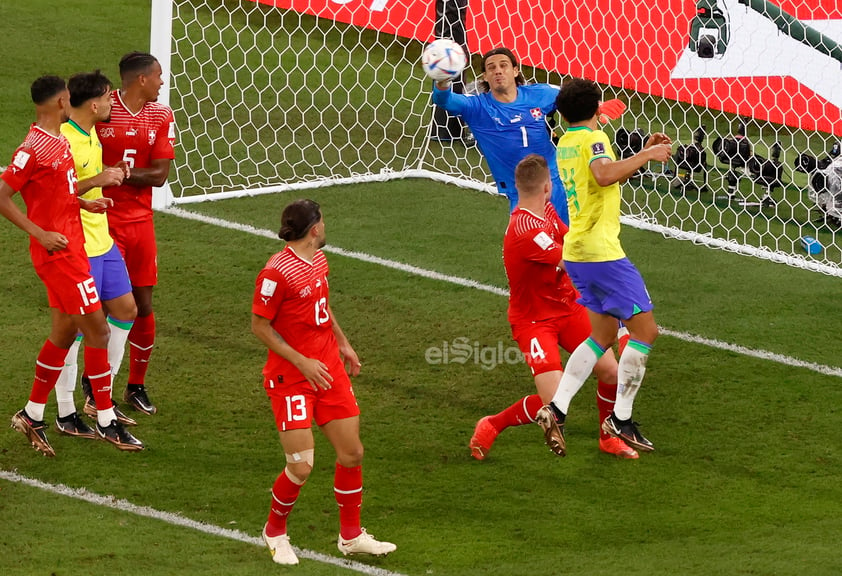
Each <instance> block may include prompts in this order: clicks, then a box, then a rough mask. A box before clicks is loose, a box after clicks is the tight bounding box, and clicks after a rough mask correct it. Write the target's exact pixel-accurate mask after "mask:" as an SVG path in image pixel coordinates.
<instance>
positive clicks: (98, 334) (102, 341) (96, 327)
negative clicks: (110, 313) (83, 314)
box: [82, 316, 111, 348]
mask: <svg viewBox="0 0 842 576" xmlns="http://www.w3.org/2000/svg"><path fill="white" fill-rule="evenodd" d="M82 334H83V335H84V337H85V338H84V341H85V345H86V346H92V347H93V348H108V339H109V338H110V337H111V329H110V328H109V327H108V322H105V317H104V316H103V321H102V322H97V323H95V324H91V325H89V326H87V327H86V329H84V330H82Z"/></svg>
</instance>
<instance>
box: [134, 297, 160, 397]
mask: <svg viewBox="0 0 842 576" xmlns="http://www.w3.org/2000/svg"><path fill="white" fill-rule="evenodd" d="M129 344H130V345H131V346H130V347H129V384H137V385H140V386H142V385H143V384H144V381H145V380H146V370H147V369H148V368H149V357H150V356H151V355H152V346H153V345H154V344H155V314H154V313H153V314H150V315H149V316H138V317H137V318H136V319H135V321H134V325H132V330H131V332H129Z"/></svg>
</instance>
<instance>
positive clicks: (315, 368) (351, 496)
mask: <svg viewBox="0 0 842 576" xmlns="http://www.w3.org/2000/svg"><path fill="white" fill-rule="evenodd" d="M278 236H280V237H281V239H283V240H285V241H286V242H287V244H286V247H284V249H283V250H281V251H280V252H278V253H277V254H275V255H274V256H272V257H271V258H270V259H269V261H268V262H267V263H266V266H265V267H264V268H263V270H261V271H260V274H259V275H258V276H257V282H256V286H255V291H254V298H253V300H252V320H251V329H252V332H253V333H254V334H255V336H257V338H258V339H259V340H260V341H261V342H262V343H263V344H264V345H265V346H266V348H267V349H268V357H267V360H266V364H265V366H264V367H263V386H264V388H265V389H266V393H267V395H268V396H269V399H270V401H271V404H272V410H273V412H274V413H275V423H276V424H277V427H278V431H279V432H280V436H281V445H282V446H283V448H284V454H285V456H286V467H285V468H284V470H283V472H282V473H281V474H280V475H279V476H278V478H277V480H275V484H274V485H273V486H272V505H271V510H270V512H269V517H268V520H267V522H266V525H265V527H264V529H263V540H264V541H265V542H266V545H267V546H268V547H269V549H270V551H271V553H272V559H273V560H274V561H275V562H277V563H278V564H298V558H297V557H296V555H295V552H294V551H293V549H292V546H291V545H290V543H289V537H288V536H287V516H288V515H289V513H290V512H291V511H292V508H293V506H294V505H295V501H296V500H297V498H298V494H299V492H300V491H301V487H302V486H303V485H304V483H305V482H306V481H307V478H308V477H309V476H310V472H311V471H312V470H313V454H314V447H315V442H314V438H313V431H312V429H311V426H312V424H311V421H313V420H315V422H316V424H317V425H318V426H319V428H321V430H322V432H323V433H324V435H325V436H326V437H327V439H328V440H329V441H330V443H331V444H332V445H333V448H334V450H335V451H336V470H335V475H334V484H333V486H334V493H335V495H336V503H337V504H338V505H339V526H340V529H339V539H338V542H337V545H338V547H339V550H340V551H341V552H342V553H343V554H346V555H347V554H374V555H377V556H383V555H385V554H388V553H389V552H392V551H394V550H395V548H396V546H395V545H394V544H391V543H390V542H380V541H378V540H375V539H374V538H373V537H372V536H371V535H370V534H368V533H367V532H366V531H365V529H363V528H361V527H360V507H361V505H362V487H363V486H362V482H363V479H362V458H363V445H362V443H361V442H360V409H359V407H358V406H357V401H356V399H355V398H354V392H353V390H352V388H351V380H350V378H349V377H348V375H349V374H350V375H351V376H356V375H357V374H359V373H360V360H359V357H358V356H357V353H356V352H355V351H354V349H353V348H352V347H351V344H350V343H349V342H348V338H347V337H346V336H345V334H344V333H343V332H342V329H341V328H340V327H339V324H337V323H336V318H335V316H334V315H333V311H332V310H331V308H330V301H329V294H328V280H327V277H328V265H327V259H326V258H325V255H324V253H322V250H321V249H322V247H323V246H324V245H325V223H324V219H323V218H322V212H321V208H320V207H319V205H318V204H317V203H316V202H313V201H312V200H296V201H295V202H292V203H291V204H289V205H288V206H287V207H286V208H284V211H283V213H282V215H281V229H280V232H279V233H278ZM343 364H344V366H343Z"/></svg>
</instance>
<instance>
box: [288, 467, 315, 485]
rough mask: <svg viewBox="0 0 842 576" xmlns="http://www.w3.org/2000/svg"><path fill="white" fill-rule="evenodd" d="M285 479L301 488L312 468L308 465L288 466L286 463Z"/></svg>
mask: <svg viewBox="0 0 842 576" xmlns="http://www.w3.org/2000/svg"><path fill="white" fill-rule="evenodd" d="M284 470H285V471H286V475H287V478H289V479H290V481H292V482H293V483H295V484H298V485H299V486H301V485H302V484H304V483H305V482H307V479H308V478H309V477H310V472H312V471H313V467H312V466H310V465H308V464H289V463H287V465H286V468H285V469H284Z"/></svg>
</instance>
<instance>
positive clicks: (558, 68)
mask: <svg viewBox="0 0 842 576" xmlns="http://www.w3.org/2000/svg"><path fill="white" fill-rule="evenodd" d="M457 3H458V5H459V6H460V7H461V8H462V12H463V13H464V12H465V9H467V13H466V15H465V16H464V21H463V22H461V23H460V25H462V26H464V29H463V30H462V32H463V33H465V35H466V44H467V47H468V49H469V51H470V52H471V53H472V55H473V59H472V64H473V66H471V67H469V69H468V70H466V73H465V75H464V77H463V81H464V86H465V90H466V91H470V90H472V89H475V86H474V84H475V82H474V81H475V80H476V79H477V77H478V73H479V71H478V70H477V68H478V64H479V59H478V55H480V54H481V53H482V52H484V51H486V50H488V49H490V48H493V47H496V46H500V45H506V46H507V47H510V48H512V49H513V50H514V52H515V53H516V54H517V56H518V57H519V59H520V61H521V64H522V70H523V71H524V72H525V74H526V76H527V80H528V81H530V82H549V83H553V84H559V83H561V82H562V81H563V79H564V77H566V76H582V77H586V78H590V79H593V80H596V81H597V82H600V83H601V84H602V85H604V87H605V98H606V99H608V98H620V99H622V100H623V101H625V102H626V103H627V104H628V111H627V112H626V114H625V115H624V117H623V118H622V119H620V120H619V121H614V122H612V123H609V124H608V125H606V127H605V131H606V133H608V135H609V137H610V138H612V139H613V140H614V142H615V148H616V150H617V152H618V154H624V153H629V151H631V150H633V149H634V145H635V143H636V142H637V141H638V140H639V138H638V136H640V137H643V138H645V137H646V135H647V134H650V133H652V132H654V131H664V132H667V133H668V134H670V135H671V136H672V137H673V139H674V140H676V141H677V144H676V146H675V150H674V151H675V152H676V154H675V156H674V159H673V162H671V163H669V164H668V165H665V166H663V167H661V166H652V167H650V168H651V171H649V172H646V173H644V174H642V175H640V176H639V177H636V178H634V179H632V180H630V181H629V182H628V183H626V184H624V185H623V190H624V201H625V204H624V213H625V216H624V221H625V223H626V224H628V225H632V226H636V227H639V228H644V229H649V230H654V231H657V232H659V233H661V234H664V235H666V236H669V237H674V238H679V239H685V240H690V241H693V242H695V243H698V244H703V245H706V246H710V247H714V248H721V249H726V250H730V251H734V252H738V253H741V254H747V255H751V256H754V257H758V258H763V259H768V260H772V261H776V262H782V263H785V264H788V265H791V266H796V267H800V268H805V269H808V270H813V271H818V272H822V273H825V274H832V275H837V276H842V246H840V242H839V240H840V232H839V230H840V220H842V194H837V193H836V192H835V191H836V190H839V186H837V185H836V182H837V181H839V182H842V174H840V175H835V172H834V169H833V167H832V166H831V167H825V166H827V164H829V163H830V160H831V159H832V158H833V156H834V155H835V154H836V155H838V153H839V147H838V146H834V145H835V144H836V143H837V142H838V140H839V139H840V136H842V125H840V123H839V121H838V119H839V115H840V107H842V68H840V63H842V48H840V45H842V7H839V6H837V5H836V4H837V3H836V2H835V0H787V1H786V2H778V4H774V3H772V2H768V1H766V0H697V1H696V2H682V3H676V2H673V1H671V0H648V1H647V2H646V3H642V2H635V1H629V2H622V3H610V7H611V9H610V10H609V11H607V12H606V11H603V12H599V11H585V10H580V9H579V8H578V7H577V5H575V3H569V2H560V1H558V0H533V1H532V2H529V3H524V2H519V1H518V0H470V1H469V0H437V2H436V1H431V2H415V1H413V0H152V37H151V51H152V53H153V54H154V55H155V56H156V57H157V58H158V59H159V60H160V62H161V64H162V68H163V69H164V73H165V81H166V84H165V89H164V90H163V91H162V95H161V100H162V101H163V102H165V103H168V104H169V105H170V106H171V107H172V108H173V110H174V112H175V117H176V126H177V131H178V143H177V151H176V154H177V158H176V161H175V163H174V170H173V174H171V177H170V182H169V184H168V185H167V186H166V187H165V188H163V189H161V190H159V191H156V196H155V206H156V207H159V208H160V207H163V206H168V205H172V204H187V203H191V202H201V201H206V200H215V199H223V198H232V197H238V196H245V195H255V194H263V193H272V192H279V191H287V190H295V189H309V188H314V187H321V186H331V185H338V184H346V183H357V182H380V181H388V180H393V179H399V178H431V179H434V180H438V181H441V182H447V183H452V184H456V185H459V186H463V187H468V188H472V189H476V190H483V191H486V192H491V193H494V192H496V190H495V188H494V187H493V180H492V179H491V178H490V175H489V174H488V172H487V167H486V166H485V164H484V161H483V160H482V157H481V154H480V153H479V151H478V150H477V149H476V147H475V146H474V145H472V142H471V141H470V133H469V132H468V131H463V130H459V131H457V132H454V131H453V130H452V129H451V131H450V133H449V134H447V133H445V134H444V136H443V135H442V132H441V131H436V130H435V127H434V126H433V125H432V124H433V122H434V120H433V119H434V116H435V115H434V109H433V107H432V105H431V103H430V91H431V83H430V81H429V80H427V79H426V78H425V77H424V75H423V73H422V71H421V69H420V66H419V64H418V61H419V57H420V52H421V49H422V47H423V46H424V44H425V43H426V42H428V41H430V40H431V39H432V38H433V37H435V36H436V35H437V34H439V35H441V34H442V30H444V31H445V34H447V35H450V34H448V33H447V30H448V28H447V27H444V28H442V27H441V24H442V22H443V21H442V19H441V18H442V10H444V11H447V10H448V9H451V8H453V6H454V4H457ZM436 4H438V12H437V6H436ZM778 5H780V7H779V6H778ZM606 10H607V8H606ZM437 14H438V16H437ZM437 17H438V18H439V22H438V26H437V22H436V19H437ZM447 24H448V26H452V25H453V23H452V22H448V23H447ZM451 31H453V30H452V29H451ZM457 126H458V124H457ZM562 129H563V127H561V126H559V127H557V128H556V130H558V131H560V130H562ZM811 159H812V160H811ZM811 162H812V163H811ZM840 171H842V170H840ZM837 196H840V197H837ZM501 205H502V204H501ZM501 209H502V208H501ZM812 240H815V242H812Z"/></svg>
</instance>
